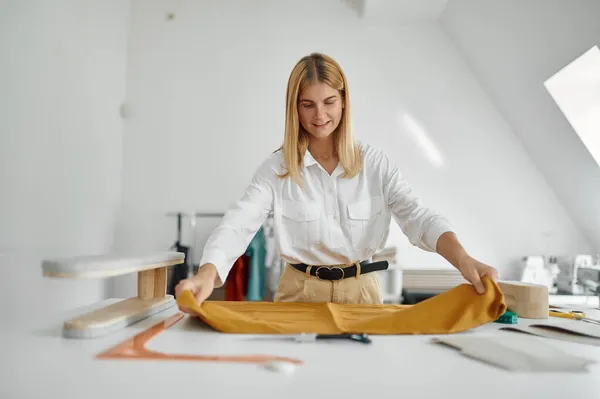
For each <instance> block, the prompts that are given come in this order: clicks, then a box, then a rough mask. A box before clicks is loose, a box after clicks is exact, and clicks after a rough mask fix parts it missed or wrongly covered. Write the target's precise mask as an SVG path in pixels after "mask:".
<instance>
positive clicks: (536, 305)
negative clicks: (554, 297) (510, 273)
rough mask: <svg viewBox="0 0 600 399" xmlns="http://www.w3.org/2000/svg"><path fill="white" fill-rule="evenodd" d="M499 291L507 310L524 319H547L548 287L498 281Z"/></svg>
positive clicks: (548, 308)
mask: <svg viewBox="0 0 600 399" xmlns="http://www.w3.org/2000/svg"><path fill="white" fill-rule="evenodd" d="M498 286H499V287H500V290H501V291H502V293H503V294H504V301H505V303H506V306H507V308H508V310H510V311H511V312H514V313H516V315H517V317H522V318H524V319H547V318H548V314H549V310H550V307H549V303H548V301H549V296H548V287H546V286H545V285H541V284H532V283H523V282H520V281H500V282H498Z"/></svg>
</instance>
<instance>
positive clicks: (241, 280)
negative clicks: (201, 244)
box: [225, 255, 250, 301]
mask: <svg viewBox="0 0 600 399" xmlns="http://www.w3.org/2000/svg"><path fill="white" fill-rule="evenodd" d="M249 266H250V257H248V256H246V255H242V256H240V257H239V258H238V259H237V260H236V261H235V263H234V264H233V267H232V268H231V270H230V271H229V274H228V275H227V280H225V300H226V301H243V300H244V298H245V297H246V293H247V292H248V277H249V274H250V273H249V271H250V267H249Z"/></svg>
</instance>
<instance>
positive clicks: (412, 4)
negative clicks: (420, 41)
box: [342, 0, 447, 21]
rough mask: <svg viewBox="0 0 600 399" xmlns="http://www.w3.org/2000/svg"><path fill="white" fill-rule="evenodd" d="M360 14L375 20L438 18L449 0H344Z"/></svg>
mask: <svg viewBox="0 0 600 399" xmlns="http://www.w3.org/2000/svg"><path fill="white" fill-rule="evenodd" d="M342 1H343V2H344V3H346V4H347V5H348V6H349V7H350V8H352V9H353V10H355V11H356V12H357V13H358V14H359V15H360V16H362V17H364V18H369V19H374V20H388V21H419V20H436V19H438V18H439V17H440V15H441V13H442V12H443V10H444V7H445V6H446V3H447V0H342Z"/></svg>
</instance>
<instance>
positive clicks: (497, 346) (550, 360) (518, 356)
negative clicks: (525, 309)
mask: <svg viewBox="0 0 600 399" xmlns="http://www.w3.org/2000/svg"><path fill="white" fill-rule="evenodd" d="M433 342H437V343H442V344H446V345H449V346H452V347H454V348H456V349H459V350H460V351H461V353H462V354H463V355H465V356H468V357H472V358H474V359H478V360H481V361H483V362H486V363H489V364H493V365H496V366H498V367H501V368H504V369H508V370H512V371H521V372H559V371H562V372H585V371H587V366H588V365H591V364H595V363H596V361H594V360H591V359H585V358H581V357H577V356H573V355H571V354H569V353H566V352H564V351H562V350H560V349H558V348H556V347H554V346H552V345H549V344H547V343H545V342H543V341H542V340H541V339H540V338H536V337H531V336H527V335H519V334H514V335H510V336H501V337H500V336H494V337H478V336H448V337H441V338H435V339H434V340H433Z"/></svg>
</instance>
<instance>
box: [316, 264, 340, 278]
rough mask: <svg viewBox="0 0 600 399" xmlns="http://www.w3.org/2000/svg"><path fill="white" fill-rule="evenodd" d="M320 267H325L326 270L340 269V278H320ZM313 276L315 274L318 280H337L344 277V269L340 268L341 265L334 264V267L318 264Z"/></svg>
mask: <svg viewBox="0 0 600 399" xmlns="http://www.w3.org/2000/svg"><path fill="white" fill-rule="evenodd" d="M321 269H326V270H330V271H331V270H335V269H338V270H339V271H340V278H334V279H325V278H321V276H319V270H321ZM315 276H317V278H318V279H319V280H327V281H338V280H341V279H343V278H344V269H342V268H341V267H338V266H334V267H328V266H319V267H318V268H317V270H316V271H315Z"/></svg>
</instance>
